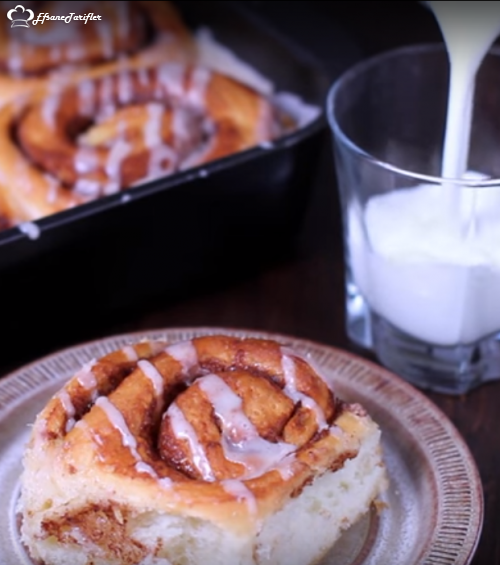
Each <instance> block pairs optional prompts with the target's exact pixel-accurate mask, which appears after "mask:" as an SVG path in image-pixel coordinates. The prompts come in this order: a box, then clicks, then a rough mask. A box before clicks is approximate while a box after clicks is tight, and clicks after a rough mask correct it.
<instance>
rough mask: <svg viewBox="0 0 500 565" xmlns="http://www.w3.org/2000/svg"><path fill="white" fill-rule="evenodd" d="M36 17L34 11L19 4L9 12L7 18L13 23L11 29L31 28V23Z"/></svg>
mask: <svg viewBox="0 0 500 565" xmlns="http://www.w3.org/2000/svg"><path fill="white" fill-rule="evenodd" d="M34 17H35V14H34V13H33V10H30V9H29V8H25V7H24V6H21V4H18V5H17V6H16V7H15V8H12V10H9V11H8V12H7V18H8V19H9V20H10V21H11V22H12V25H11V26H10V27H30V25H29V23H28V22H29V21H30V20H32V19H33V18H34Z"/></svg>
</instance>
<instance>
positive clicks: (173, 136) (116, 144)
mask: <svg viewBox="0 0 500 565" xmlns="http://www.w3.org/2000/svg"><path fill="white" fill-rule="evenodd" d="M275 133H276V126H275V120H274V115H273V109H272V107H271V105H270V103H269V102H268V101H267V100H266V99H265V98H264V97H262V96H260V95H259V94H258V93H256V92H255V91H253V90H251V89H250V88H248V87H247V86H244V85H242V84H240V83H238V82H236V81H235V80H233V79H230V78H228V77H225V76H223V75H221V74H219V73H216V72H211V71H209V70H208V69H205V68H202V67H192V66H185V65H183V64H181V63H165V64H162V65H159V66H155V67H141V68H139V69H133V70H132V69H128V70H121V71H119V72H116V73H114V74H110V75H105V76H102V77H99V78H92V79H85V80H83V81H81V82H78V83H76V84H70V85H69V86H64V87H62V88H60V89H59V90H57V92H55V93H53V94H52V95H47V96H44V97H42V98H35V99H32V98H26V99H21V100H18V101H16V102H10V103H7V104H6V105H5V106H4V107H3V108H0V198H2V199H3V200H4V202H5V204H6V206H7V211H8V213H9V214H10V216H11V217H12V218H17V219H19V220H21V221H30V220H33V219H37V218H40V217H43V216H47V215H49V214H53V213H55V212H58V211H61V210H66V209H68V208H70V207H72V206H75V205H77V204H81V203H83V202H87V201H89V200H93V199H95V198H98V197H100V196H103V195H108V194H113V193H116V192H118V191H120V190H123V189H126V188H129V187H131V186H133V185H134V184H138V183H140V182H144V181H146V180H150V179H153V178H158V177H161V176H165V175H167V174H170V173H173V172H176V171H179V170H183V169H186V168H189V167H192V166H196V165H200V164H203V163H207V162H209V161H213V160H214V159H219V158H221V157H225V156H227V155H230V154H232V153H235V152H237V151H242V150H244V149H248V148H250V147H252V146H255V145H258V144H259V143H261V142H264V141H268V140H270V139H272V137H273V136H274V135H275Z"/></svg>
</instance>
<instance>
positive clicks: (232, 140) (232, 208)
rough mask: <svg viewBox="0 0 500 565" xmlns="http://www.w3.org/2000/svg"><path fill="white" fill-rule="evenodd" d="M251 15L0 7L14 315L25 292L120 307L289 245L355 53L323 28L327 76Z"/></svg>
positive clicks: (272, 24)
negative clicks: (38, 284)
mask: <svg viewBox="0 0 500 565" xmlns="http://www.w3.org/2000/svg"><path fill="white" fill-rule="evenodd" d="M257 4H259V3H253V2H238V1H235V2H210V3H203V2H196V1H195V2H190V1H184V2H168V1H149V0H137V1H120V0H119V1H112V2H111V1H106V0H103V1H100V2H95V1H90V0H87V1H81V2H67V1H54V2H36V1H24V2H22V5H21V4H19V3H17V2H10V1H3V2H0V276H1V277H2V284H3V285H4V287H5V288H6V289H9V288H10V289H13V292H15V293H16V294H17V295H19V294H21V295H22V296H23V304H25V305H26V308H29V309H30V310H31V311H34V310H33V308H35V309H36V308H38V306H40V300H39V298H38V297H37V298H33V303H32V304H28V303H27V302H26V301H28V302H29V300H30V298H29V297H31V296H33V293H32V292H31V290H29V288H28V287H30V285H31V282H29V281H33V280H38V279H40V278H43V279H45V280H47V281H48V282H49V283H53V284H49V285H47V286H48V287H50V288H57V287H58V281H60V280H61V279H63V278H64V279H71V281H72V283H71V284H72V289H73V290H74V291H75V292H78V293H79V295H80V296H81V300H80V302H82V304H83V302H86V303H87V304H91V305H92V304H95V303H96V300H97V301H98V302H99V303H100V304H101V305H102V304H103V303H105V304H106V305H110V304H112V303H116V305H117V306H118V305H119V306H120V307H121V306H122V305H123V304H124V303H126V302H130V301H134V300H135V299H136V298H137V297H138V296H145V295H148V296H152V295H154V294H157V293H159V292H161V293H165V292H168V291H170V290H173V289H181V290H182V291H184V290H185V289H186V288H187V287H188V286H189V285H192V284H195V285H198V284H200V283H201V284H205V283H203V279H204V278H205V277H210V275H211V273H212V272H214V271H215V270H216V271H220V270H221V269H223V270H225V271H226V272H228V271H231V272H233V271H234V272H235V271H237V270H238V264H239V265H240V266H241V267H242V268H243V269H246V268H249V267H252V266H253V265H255V264H256V261H257V262H260V260H261V259H262V258H263V257H264V256H267V255H273V254H274V253H275V252H281V250H282V249H283V248H284V247H285V246H287V245H288V244H289V241H290V240H291V238H292V237H293V236H294V234H295V233H296V232H297V230H298V227H299V225H300V222H301V220H302V217H303V214H304V210H305V208H306V205H307V202H308V198H309V187H310V180H311V176H312V175H313V174H314V171H315V167H316V164H317V160H318V155H319V154H320V153H321V149H322V141H323V134H324V133H325V128H324V126H325V121H324V119H323V110H322V107H323V102H324V97H325V95H326V92H327V89H328V86H329V85H330V84H331V82H332V80H334V79H335V78H336V75H337V74H340V73H341V72H342V71H343V70H344V69H345V68H346V67H347V66H349V65H350V64H352V63H353V62H354V60H356V59H357V58H358V51H357V46H356V45H355V44H354V43H353V42H351V40H350V38H349V37H348V36H347V35H346V34H345V33H343V32H342V30H340V29H337V28H332V30H331V45H332V49H333V51H332V53H333V56H331V54H329V55H328V59H329V60H330V62H331V61H332V60H334V61H335V62H336V63H335V65H334V66H333V67H332V66H331V65H330V66H328V68H327V67H326V66H323V65H322V62H321V61H320V59H319V58H316V57H315V54H314V52H312V51H311V52H309V51H308V38H311V37H314V36H315V34H317V30H315V29H314V28H313V29H309V28H308V26H307V22H306V21H304V20H303V21H300V18H296V21H295V26H296V28H297V35H296V36H293V34H291V33H290V29H289V28H290V26H289V25H287V26H286V32H285V31H283V30H282V29H281V26H280V21H279V20H278V21H276V19H274V20H273V19H272V18H270V17H268V16H267V15H266V13H265V12H266V10H265V9H262V7H259V6H257ZM303 4H304V5H305V3H303ZM254 5H255V6H254ZM294 11H295V10H294ZM289 23H290V22H288V24H289ZM329 37H330V34H329ZM235 242H237V245H238V253H237V254H234V253H232V251H231V249H232V246H233V245H234V243H235ZM167 247H168V261H166V262H163V260H159V258H160V257H165V249H166V248H167ZM228 253H231V255H232V257H231V268H230V269H228V268H227V267H228V261H227V256H228ZM82 265H83V266H90V267H91V269H90V268H89V269H87V268H86V267H84V268H82ZM90 270H92V271H93V272H95V273H99V276H96V277H91V276H90ZM117 270H118V271H119V272H120V274H121V276H120V280H121V284H120V285H117V284H116V276H115V274H116V272H117ZM141 270H142V271H144V270H147V272H148V273H149V276H147V277H138V276H137V275H136V273H137V272H139V271H141ZM25 284H26V285H27V286H26V288H24V285H25ZM9 285H10V286H9ZM30 288H31V287H30ZM6 292H8V291H7V290H6ZM47 292H48V293H49V294H50V291H47ZM57 293H58V291H57V292H56V291H54V295H53V299H52V300H51V299H50V297H49V296H48V295H47V300H46V301H44V302H47V303H50V302H51V303H52V304H54V303H55V304H57V303H58V299H57ZM108 296H109V297H110V300H108ZM7 308H8V307H7ZM53 308H54V307H53V306H52V307H51V315H53V313H54V312H53ZM84 310H85V311H86V312H88V311H89V309H88V308H87V307H85V308H84ZM5 314H6V315H7V313H5ZM7 318H9V316H7Z"/></svg>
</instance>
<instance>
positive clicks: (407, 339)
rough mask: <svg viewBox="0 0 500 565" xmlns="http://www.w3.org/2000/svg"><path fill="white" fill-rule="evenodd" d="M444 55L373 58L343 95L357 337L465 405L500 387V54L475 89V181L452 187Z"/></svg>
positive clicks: (335, 115) (335, 124) (342, 171)
mask: <svg viewBox="0 0 500 565" xmlns="http://www.w3.org/2000/svg"><path fill="white" fill-rule="evenodd" d="M448 79H449V62H448V57H447V53H446V51H445V48H444V46H442V45H420V46H411V47H406V48H401V49H397V50H394V51H391V52H388V53H384V54H382V55H378V56H376V57H374V58H372V59H369V60H367V61H363V62H361V63H359V64H358V65H356V66H355V67H353V68H351V69H350V70H348V71H347V72H345V73H344V74H343V75H342V76H341V77H340V78H339V79H338V80H337V81H336V82H335V84H334V85H333V86H332V88H331V90H330V92H329V95H328V100H327V114H328V120H329V124H330V127H331V130H332V134H333V145H334V157H335V163H336V170H337V182H338V188H339V191H340V198H341V205H342V221H343V228H344V245H345V259H346V260H345V263H346V271H345V290H346V303H345V308H346V331H347V334H348V336H349V338H350V339H351V340H352V341H353V342H354V343H355V344H357V345H358V346H361V347H364V348H366V349H369V350H372V351H373V352H374V353H375V354H376V356H377V357H378V359H379V361H380V362H381V363H382V364H383V365H385V366H386V367H388V368H389V369H391V370H392V371H394V372H396V373H398V374H399V375H400V376H402V377H403V378H405V379H407V380H408V381H410V382H411V383H413V384H414V385H416V386H418V387H420V388H424V389H430V390H434V391H439V392H443V393H450V394H462V393H465V392H467V391H469V390H471V389H473V388H474V387H476V386H478V385H480V384H481V383H484V382H487V381H490V380H493V379H497V378H500V180H499V178H500V53H499V52H498V51H495V50H492V51H491V52H490V53H489V54H488V55H487V56H486V58H485V60H484V62H483V64H482V66H481V68H480V70H479V72H478V75H477V80H476V90H475V97H474V111H473V118H472V127H471V138H470V149H469V158H468V172H467V174H466V175H465V176H464V177H462V178H461V179H443V178H441V176H440V175H441V160H442V151H443V141H444V134H445V128H446V112H447V99H448Z"/></svg>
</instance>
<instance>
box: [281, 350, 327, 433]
mask: <svg viewBox="0 0 500 565" xmlns="http://www.w3.org/2000/svg"><path fill="white" fill-rule="evenodd" d="M282 352H283V351H282ZM281 367H282V369H283V376H284V378H285V388H284V389H283V392H284V393H285V394H286V395H287V396H288V397H289V398H290V399H291V400H293V401H294V402H295V403H298V402H300V403H301V404H302V406H304V407H305V408H308V409H309V410H312V411H313V412H314V414H315V416H316V422H317V423H318V428H319V429H320V430H323V429H325V428H327V427H328V424H327V422H326V419H325V414H324V413H323V410H322V409H321V408H320V407H319V406H318V404H317V403H316V401H315V400H314V399H312V398H311V397H309V396H306V395H305V394H304V393H302V392H299V391H298V390H297V384H296V373H295V371H296V369H295V361H294V360H293V358H292V357H290V356H288V355H286V354H283V356H282V358H281Z"/></svg>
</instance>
